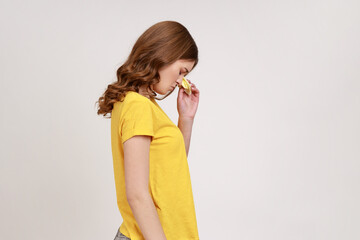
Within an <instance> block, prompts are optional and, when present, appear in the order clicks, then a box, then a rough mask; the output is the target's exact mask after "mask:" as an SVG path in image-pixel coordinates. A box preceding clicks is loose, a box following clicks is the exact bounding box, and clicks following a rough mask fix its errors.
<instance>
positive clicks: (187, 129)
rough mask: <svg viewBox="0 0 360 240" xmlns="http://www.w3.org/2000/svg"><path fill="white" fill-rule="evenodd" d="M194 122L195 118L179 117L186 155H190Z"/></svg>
mask: <svg viewBox="0 0 360 240" xmlns="http://www.w3.org/2000/svg"><path fill="white" fill-rule="evenodd" d="M193 123H194V119H193V118H181V117H179V119H178V128H179V129H180V131H181V132H182V134H183V137H184V142H185V149H186V156H188V155H189V148H190V139H191V132H192V126H193Z"/></svg>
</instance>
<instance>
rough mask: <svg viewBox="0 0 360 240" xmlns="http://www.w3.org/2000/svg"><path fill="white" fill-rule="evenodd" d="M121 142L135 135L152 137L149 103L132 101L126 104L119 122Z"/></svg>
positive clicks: (151, 113)
mask: <svg viewBox="0 0 360 240" xmlns="http://www.w3.org/2000/svg"><path fill="white" fill-rule="evenodd" d="M119 131H120V136H121V142H122V143H124V142H125V141H126V140H128V139H129V138H131V137H133V136H135V135H147V136H151V137H154V120H153V109H152V106H151V102H147V101H144V100H142V99H141V100H134V101H129V102H127V103H126V106H125V108H124V112H123V114H122V119H121V121H120V129H119Z"/></svg>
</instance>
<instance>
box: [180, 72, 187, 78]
mask: <svg viewBox="0 0 360 240" xmlns="http://www.w3.org/2000/svg"><path fill="white" fill-rule="evenodd" d="M179 75H181V71H180V72H179ZM186 75H187V74H185V75H184V77H186Z"/></svg>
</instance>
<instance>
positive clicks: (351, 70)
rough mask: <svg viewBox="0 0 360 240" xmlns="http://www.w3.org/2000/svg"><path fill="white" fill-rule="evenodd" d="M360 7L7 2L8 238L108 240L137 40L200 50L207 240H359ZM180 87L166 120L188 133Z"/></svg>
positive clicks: (200, 155)
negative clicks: (122, 72) (120, 109)
mask: <svg viewBox="0 0 360 240" xmlns="http://www.w3.org/2000/svg"><path fill="white" fill-rule="evenodd" d="M359 12H360V3H359V1H355V0H354V1H344V0H341V1H340V0H334V1H319V0H315V1H314V0H312V1H265V0H261V1H256V0H255V1H254V0H252V1H250V0H249V1H220V2H209V1H187V0H185V1H171V2H170V1H131V2H130V1H38V0H36V1H14V0H12V1H1V3H0V20H1V21H0V30H1V38H0V47H1V49H0V50H1V54H0V65H1V72H0V74H1V85H0V89H1V95H0V104H1V105H0V107H1V152H0V157H1V165H0V167H1V173H0V194H1V195H0V198H1V204H0V213H1V214H0V232H1V234H0V235H1V236H0V238H1V239H7V240H12V239H36V240H37V239H54V240H55V239H59V240H60V239H74V240H75V239H76V240H77V239H89V240H90V239H94V240H95V239H113V238H114V236H115V233H116V231H117V228H118V227H119V225H120V223H121V222H122V218H121V215H120V213H119V212H118V209H117V205H116V195H115V184H114V176H113V168H112V155H111V142H110V140H111V139H110V120H109V119H104V118H103V117H102V116H98V115H96V108H95V105H94V104H95V101H97V99H98V98H99V97H100V95H101V94H102V93H103V91H104V90H105V88H106V86H107V85H108V84H110V83H111V82H113V81H114V80H115V79H116V78H115V72H116V70H117V68H118V67H119V66H120V65H121V64H122V63H123V62H124V61H125V59H126V58H127V56H128V54H129V53H130V50H131V48H132V46H133V44H134V43H135V41H136V39H137V38H138V37H139V36H140V35H141V34H142V33H143V32H144V31H145V30H146V29H147V28H148V27H150V26H151V25H153V24H155V23H156V22H159V21H163V20H175V21H178V22H180V23H182V24H183V25H184V26H186V27H187V28H188V30H189V31H190V33H191V34H192V36H193V37H194V39H195V41H196V43H197V45H198V47H199V64H198V66H197V67H196V68H195V69H194V71H193V72H192V73H190V74H189V76H188V78H189V79H190V80H191V81H192V82H194V83H196V85H197V86H198V88H199V90H200V92H201V94H200V104H199V108H198V112H197V115H196V118H195V122H194V127H193V135H192V140H191V146H190V152H189V159H188V160H189V166H190V173H191V178H192V186H193V192H194V200H195V207H196V213H197V220H198V228H199V234H200V239H202V240H212V239H214V240H215V239H249V240H252V239H254V240H255V239H256V240H262V239H274V240H278V239H284V240H285V239H286V240H288V239H326V240H330V239H360V228H359V226H360V207H359V202H360V188H359V181H360V162H359V160H360V125H359V123H360V94H359V93H360V70H359V66H360V47H359V46H360V44H359V42H360V16H359ZM176 97H177V90H176V91H175V92H174V93H173V94H172V95H171V96H170V97H168V98H167V99H165V100H164V101H162V102H161V101H159V104H160V105H161V106H162V107H163V109H164V111H165V112H167V113H168V115H169V117H170V118H171V119H172V120H173V121H174V122H175V123H177V110H176Z"/></svg>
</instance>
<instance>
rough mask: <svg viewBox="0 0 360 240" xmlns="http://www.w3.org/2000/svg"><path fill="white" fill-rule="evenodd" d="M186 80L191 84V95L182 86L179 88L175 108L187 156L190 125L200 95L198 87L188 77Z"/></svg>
mask: <svg viewBox="0 0 360 240" xmlns="http://www.w3.org/2000/svg"><path fill="white" fill-rule="evenodd" d="M188 81H189V83H190V84H191V91H192V93H191V95H190V96H189V95H188V94H187V93H185V91H184V89H183V88H180V89H179V93H178V98H177V109H178V113H179V119H178V128H179V129H180V131H181V132H182V134H183V137H184V142H185V148H186V156H188V153H189V148H190V139H191V132H192V126H193V123H194V118H195V114H196V111H197V108H198V105H199V96H200V91H199V89H197V88H196V86H195V84H193V83H191V81H190V80H189V79H188Z"/></svg>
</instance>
